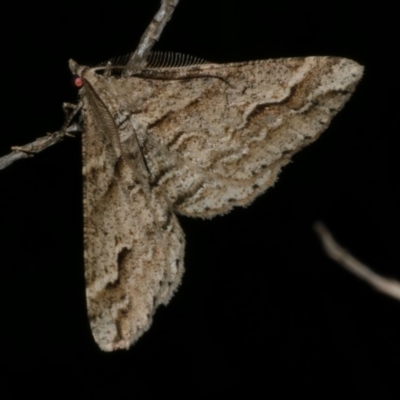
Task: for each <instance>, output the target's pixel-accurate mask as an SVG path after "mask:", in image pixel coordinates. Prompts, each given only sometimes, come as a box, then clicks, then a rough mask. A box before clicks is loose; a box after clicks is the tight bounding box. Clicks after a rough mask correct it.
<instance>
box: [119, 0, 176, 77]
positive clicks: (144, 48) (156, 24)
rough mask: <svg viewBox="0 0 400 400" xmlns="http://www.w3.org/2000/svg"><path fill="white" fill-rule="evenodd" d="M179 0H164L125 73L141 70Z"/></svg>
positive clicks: (128, 63)
mask: <svg viewBox="0 0 400 400" xmlns="http://www.w3.org/2000/svg"><path fill="white" fill-rule="evenodd" d="M178 3H179V0H162V1H161V7H160V9H159V10H158V12H157V14H156V15H155V16H154V18H153V19H152V21H151V22H150V24H149V26H148V27H147V29H146V30H145V31H144V33H143V35H142V37H141V38H140V42H139V45H138V47H137V49H136V50H135V52H134V53H133V54H132V56H131V57H130V59H129V61H128V62H127V64H126V69H125V72H124V75H129V73H131V72H132V70H140V69H141V67H142V64H143V63H144V62H145V61H146V60H147V58H148V56H149V54H150V51H151V49H152V48H153V46H154V45H155V43H156V42H157V40H158V39H159V38H160V35H161V32H162V31H163V30H164V28H165V25H166V24H167V22H168V21H169V20H170V18H171V16H172V13H173V12H174V9H175V7H176V6H177V4H178Z"/></svg>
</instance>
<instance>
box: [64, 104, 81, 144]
mask: <svg viewBox="0 0 400 400" xmlns="http://www.w3.org/2000/svg"><path fill="white" fill-rule="evenodd" d="M62 108H63V111H64V116H65V121H64V124H63V126H62V128H61V129H60V131H61V132H64V134H65V136H68V137H75V135H74V133H78V132H82V127H81V126H80V124H78V123H76V122H75V123H71V121H72V120H73V119H74V118H75V116H76V114H77V113H78V112H79V111H80V110H81V108H82V103H78V104H72V103H63V104H62Z"/></svg>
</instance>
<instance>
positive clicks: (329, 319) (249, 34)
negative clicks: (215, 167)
mask: <svg viewBox="0 0 400 400" xmlns="http://www.w3.org/2000/svg"><path fill="white" fill-rule="evenodd" d="M371 4H373V5H368V3H367V2H355V1H351V0H348V1H335V2H331V1H301V2H300V1H256V0H247V1H239V0H201V1H200V0H191V1H190V0H181V3H180V4H179V5H178V7H177V9H176V12H175V14H174V16H173V18H172V20H171V21H170V23H169V24H168V25H167V28H166V30H165V31H164V33H163V35H162V37H161V41H160V42H159V44H158V45H157V46H156V48H157V49H158V50H169V51H179V52H182V53H187V54H191V55H195V56H199V57H202V58H205V59H208V60H210V61H215V62H230V61H246V60H253V59H266V58H279V57H293V56H307V55H331V56H342V57H347V58H351V59H354V60H356V61H357V62H359V63H360V64H362V65H364V66H365V68H366V69H365V75H364V78H363V80H362V81H361V83H360V85H359V86H358V88H357V90H356V92H355V94H354V95H353V97H352V99H351V100H350V101H349V103H348V104H347V105H346V106H345V108H344V109H343V110H342V111H341V112H340V113H339V114H338V116H337V117H336V118H335V119H334V120H333V122H332V124H331V126H330V127H329V129H328V130H327V131H326V132H325V133H324V134H323V135H322V136H321V138H320V139H319V140H318V141H317V142H316V143H314V144H313V145H311V146H309V147H308V148H306V149H305V150H303V151H302V152H301V153H299V154H298V155H296V156H295V157H294V160H293V161H294V162H293V163H292V164H290V165H289V166H287V167H285V168H284V171H283V172H282V175H281V176H280V179H279V182H278V183H277V184H276V186H275V187H274V188H272V189H270V190H269V191H268V192H267V193H266V194H264V195H263V196H261V197H259V198H258V199H257V200H256V201H255V202H254V203H253V204H252V205H251V206H249V207H248V208H245V209H236V210H234V211H233V212H231V213H230V214H229V215H226V216H223V217H217V218H215V219H214V220H207V221H203V220H193V219H189V218H181V222H182V225H183V228H184V231H185V233H186V240H187V247H186V255H185V265H186V273H185V276H184V279H183V283H182V285H181V287H180V289H179V291H178V292H177V294H176V295H175V297H174V298H173V300H172V301H171V303H170V305H169V306H168V307H166V308H165V307H162V308H161V309H159V310H158V312H157V314H156V317H155V320H154V323H153V325H152V327H151V329H150V330H149V331H148V332H147V333H146V334H145V335H144V336H143V337H142V338H141V339H140V340H139V342H138V343H137V344H135V345H134V346H133V347H132V348H131V349H130V350H129V351H119V352H115V353H103V352H101V351H100V350H99V349H98V347H97V345H96V344H95V343H94V341H93V339H92V337H91V333H90V329H89V324H88V320H87V316H86V308H85V294H84V290H85V283H84V275H83V274H84V272H83V268H84V266H83V257H82V253H83V244H82V205H81V198H82V189H81V184H82V181H81V156H80V138H79V137H78V138H76V139H70V140H67V141H65V142H63V143H61V144H58V145H57V146H54V147H52V148H50V149H48V150H46V151H45V152H43V153H41V154H39V155H38V156H36V157H35V158H33V159H31V160H23V161H19V162H17V163H15V164H14V165H12V166H11V167H9V168H7V169H6V170H4V171H0V261H1V264H0V274H1V277H0V284H1V290H0V296H1V298H0V307H1V311H0V312H1V315H2V318H1V321H2V322H1V337H0V340H1V341H0V346H1V350H0V353H1V357H0V363H1V371H2V372H1V374H0V379H1V381H3V382H2V383H3V384H2V389H0V391H1V392H0V396H1V397H2V398H4V399H14V398H17V397H18V395H20V394H22V393H23V392H25V391H26V392H27V393H29V394H30V395H32V394H43V393H48V394H51V395H52V396H53V397H54V398H59V397H60V395H62V394H67V395H71V396H72V395H82V396H85V397H86V398H88V399H92V398H93V399H119V398H129V399H156V398H157V399H158V398H160V396H163V397H165V396H168V397H171V398H203V397H204V396H212V395H215V397H218V398H231V397H232V396H233V395H236V396H235V397H237V398H249V399H250V398H255V397H256V396H257V397H258V398H268V399H269V398H271V399H283V398H294V396H296V397H297V396H302V395H303V396H304V395H305V396H307V397H308V398H312V399H337V398H339V397H340V398H351V399H378V398H379V399H395V398H398V396H399V395H400V394H399V387H398V379H399V376H400V375H399V373H400V366H399V361H398V360H399V357H400V323H399V317H400V302H396V301H395V300H392V299H390V298H388V297H385V296H384V295H381V294H378V293H376V292H374V291H373V290H372V289H370V288H369V287H368V286H367V285H366V284H364V283H362V282H360V281H359V280H357V279H356V278H354V277H353V276H351V275H350V274H349V273H347V272H345V271H344V270H342V269H341V268H340V267H339V266H337V265H336V264H335V263H333V262H332V261H330V260H329V259H328V258H327V257H326V256H325V255H324V253H323V252H322V250H321V247H320V244H319V242H318V240H317V238H316V236H315V234H314V232H313V230H312V224H313V222H314V221H315V220H318V219H321V220H323V221H324V222H325V223H326V224H327V226H328V227H329V228H330V229H331V230H332V232H333V233H334V234H335V236H336V237H337V239H338V240H339V241H340V242H341V243H342V244H343V245H345V246H346V247H347V248H348V249H350V250H351V251H352V252H353V254H354V255H356V256H358V257H359V258H360V259H361V260H363V261H365V262H366V263H368V264H369V265H371V266H373V268H374V269H375V270H377V271H379V272H380V273H382V274H384V275H388V276H393V277H397V279H399V280H400V272H399V271H400V270H399V266H400V256H399V251H398V249H399V239H400V238H399V227H400V212H399V210H400V191H399V179H398V172H399V170H400V168H399V157H398V149H397V147H396V145H397V140H396V139H397V137H398V135H399V127H398V124H399V97H398V93H399V89H400V81H399V76H400V75H399V67H398V62H397V61H396V57H398V50H399V46H398V36H399V35H398V34H399V29H398V21H397V20H396V17H395V15H396V13H397V11H396V10H395V9H394V8H393V7H392V8H390V7H389V2H388V1H380V2H372V3H371ZM158 7H159V1H158V0H151V1H150V0H147V1H144V0H143V1H133V0H131V1H116V0H114V1H98V2H88V1H64V0H59V1H57V2H53V3H52V4H50V5H49V4H48V3H47V2H40V1H39V2H31V3H29V4H28V5H24V6H23V7H22V6H21V5H20V4H19V3H17V2H15V3H14V4H8V6H7V7H6V6H4V7H3V15H2V16H3V22H4V23H3V24H2V28H1V29H2V32H1V33H2V47H3V48H2V54H3V57H2V58H3V61H2V63H1V69H2V78H3V85H2V99H3V105H2V115H3V117H2V129H1V136H0V155H3V154H6V153H7V152H8V151H9V148H10V146H11V145H18V144H25V143H28V142H30V141H32V140H34V139H35V138H36V137H38V136H42V135H43V134H45V133H46V132H52V131H55V130H57V129H58V128H59V127H60V126H61V124H62V122H63V114H62V110H61V104H62V102H63V101H71V102H73V101H75V99H76V93H75V89H74V88H72V86H71V85H70V72H69V70H68V65H67V61H68V59H69V58H73V59H74V60H76V61H78V62H79V63H80V64H86V65H93V64H96V63H98V62H101V61H104V60H106V59H108V58H110V57H113V56H116V55H120V54H124V53H127V52H130V51H133V50H134V49H135V46H136V44H137V42H138V40H139V38H140V36H141V34H142V32H143V30H144V29H145V28H146V26H147V24H148V22H149V21H150V19H151V18H152V16H153V15H154V13H155V12H156V11H157V9H158ZM3 392H4V395H3Z"/></svg>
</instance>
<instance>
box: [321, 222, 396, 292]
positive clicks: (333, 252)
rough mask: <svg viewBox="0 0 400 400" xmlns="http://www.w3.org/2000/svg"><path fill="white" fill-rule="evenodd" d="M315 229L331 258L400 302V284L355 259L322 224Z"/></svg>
mask: <svg viewBox="0 0 400 400" xmlns="http://www.w3.org/2000/svg"><path fill="white" fill-rule="evenodd" d="M314 229H315V231H316V232H317V234H318V236H319V238H320V239H321V241H322V244H323V247H324V249H325V252H326V253H327V255H328V256H329V257H331V258H332V259H333V260H335V261H336V262H337V263H339V264H340V265H342V266H343V267H344V268H346V269H347V270H348V271H350V272H351V273H353V274H354V275H356V276H358V277H359V278H360V279H362V280H364V281H366V282H367V283H369V284H370V285H371V286H372V287H373V288H374V289H376V290H378V291H380V292H382V293H384V294H386V295H388V296H391V297H393V298H395V299H396V300H400V282H398V281H396V280H395V279H390V278H385V277H383V276H381V275H378V274H377V273H375V272H374V271H372V270H371V269H370V268H369V267H367V266H366V265H364V264H362V263H361V262H360V261H358V260H357V259H356V258H354V257H353V256H352V255H351V254H350V253H349V252H348V251H347V250H346V249H344V248H343V247H341V246H340V245H339V244H338V243H336V241H335V239H334V238H333V236H332V235H331V233H330V232H329V231H328V229H327V228H326V227H325V225H324V224H322V222H316V223H315V224H314Z"/></svg>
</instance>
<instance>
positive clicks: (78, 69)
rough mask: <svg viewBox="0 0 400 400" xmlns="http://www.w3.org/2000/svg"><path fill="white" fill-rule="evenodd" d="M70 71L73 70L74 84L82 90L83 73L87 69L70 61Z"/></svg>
mask: <svg viewBox="0 0 400 400" xmlns="http://www.w3.org/2000/svg"><path fill="white" fill-rule="evenodd" d="M68 65H69V69H70V70H71V72H72V74H73V77H72V84H73V85H74V86H75V87H77V88H78V89H80V88H81V87H82V86H83V79H82V76H83V72H84V70H85V69H86V67H84V66H82V65H79V64H78V63H77V62H75V61H74V60H69V61H68Z"/></svg>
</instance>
